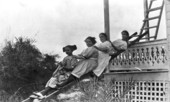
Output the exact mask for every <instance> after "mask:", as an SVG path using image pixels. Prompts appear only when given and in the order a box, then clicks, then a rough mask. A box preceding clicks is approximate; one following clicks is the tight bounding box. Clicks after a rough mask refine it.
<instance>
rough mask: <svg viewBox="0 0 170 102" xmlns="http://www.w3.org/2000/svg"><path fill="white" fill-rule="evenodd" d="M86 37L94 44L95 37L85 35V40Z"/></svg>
mask: <svg viewBox="0 0 170 102" xmlns="http://www.w3.org/2000/svg"><path fill="white" fill-rule="evenodd" d="M87 39H89V40H91V41H92V43H93V44H96V38H95V37H91V36H89V37H87V38H86V39H85V41H86V40H87Z"/></svg>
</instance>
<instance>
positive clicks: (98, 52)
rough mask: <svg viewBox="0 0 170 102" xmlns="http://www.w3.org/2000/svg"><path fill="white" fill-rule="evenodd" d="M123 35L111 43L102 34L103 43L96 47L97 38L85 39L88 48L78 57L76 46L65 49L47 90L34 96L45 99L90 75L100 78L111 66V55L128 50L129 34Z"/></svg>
mask: <svg viewBox="0 0 170 102" xmlns="http://www.w3.org/2000/svg"><path fill="white" fill-rule="evenodd" d="M121 34H122V39H118V40H115V41H114V42H111V41H109V39H108V37H107V35H106V34H105V33H100V34H99V38H100V41H101V43H100V44H99V45H95V44H96V39H95V37H91V36H89V37H87V38H86V39H85V43H86V45H87V48H86V49H84V50H83V51H82V53H81V54H78V55H73V51H75V50H76V49H77V47H76V45H67V46H65V47H63V52H65V53H66V54H67V56H66V57H65V58H64V59H63V61H62V62H60V63H59V64H58V68H57V69H56V70H55V71H54V73H53V75H52V77H51V79H50V80H49V81H48V82H47V84H46V88H45V90H44V91H42V92H38V93H34V94H36V95H38V96H39V97H41V98H44V95H46V94H47V93H48V92H49V91H50V90H53V89H58V88H60V87H63V86H65V85H67V84H69V83H70V82H72V81H74V80H76V79H80V78H81V77H82V76H83V75H85V74H88V73H90V74H93V75H92V76H96V77H100V76H101V74H102V73H103V72H104V70H105V69H106V68H107V66H108V64H109V60H110V55H112V54H113V53H115V52H117V51H120V50H125V49H127V44H128V38H129V33H128V32H127V31H126V30H124V31H122V32H121Z"/></svg>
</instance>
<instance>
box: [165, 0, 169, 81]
mask: <svg viewBox="0 0 170 102" xmlns="http://www.w3.org/2000/svg"><path fill="white" fill-rule="evenodd" d="M165 14H166V15H165V16H166V29H167V30H166V31H167V50H168V61H170V0H165ZM168 63H169V71H170V62H168ZM169 79H170V72H169Z"/></svg>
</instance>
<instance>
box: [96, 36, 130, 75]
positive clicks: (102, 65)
mask: <svg viewBox="0 0 170 102" xmlns="http://www.w3.org/2000/svg"><path fill="white" fill-rule="evenodd" d="M111 43H112V44H113V45H114V46H115V47H116V48H117V49H118V50H125V49H127V43H126V42H125V41H123V40H121V39H118V40H115V41H113V42H109V41H105V42H103V43H100V44H99V45H98V46H97V47H98V48H99V49H106V50H108V53H105V52H102V51H99V56H98V66H97V68H96V69H95V70H93V72H94V74H95V75H96V76H98V77H99V76H100V75H101V74H102V73H103V71H104V70H105V69H106V68H107V67H108V64H109V60H110V58H111V57H110V56H109V52H112V53H115V52H116V50H115V49H114V48H113V47H112V44H111Z"/></svg>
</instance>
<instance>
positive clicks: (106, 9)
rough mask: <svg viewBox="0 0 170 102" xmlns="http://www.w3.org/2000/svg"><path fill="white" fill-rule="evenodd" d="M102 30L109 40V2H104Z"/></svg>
mask: <svg viewBox="0 0 170 102" xmlns="http://www.w3.org/2000/svg"><path fill="white" fill-rule="evenodd" d="M104 28H105V33H106V34H107V36H108V39H109V40H110V22H109V0H104Z"/></svg>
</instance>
